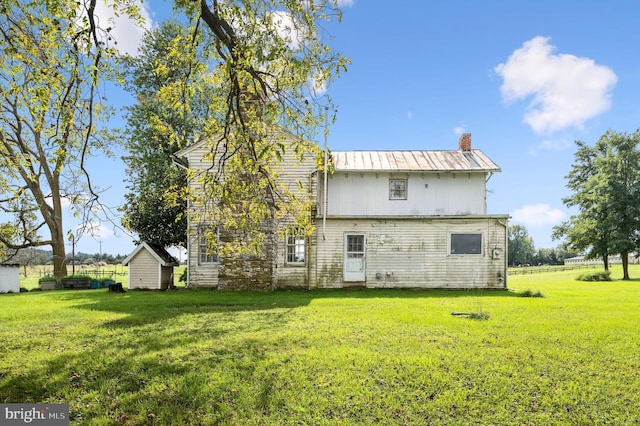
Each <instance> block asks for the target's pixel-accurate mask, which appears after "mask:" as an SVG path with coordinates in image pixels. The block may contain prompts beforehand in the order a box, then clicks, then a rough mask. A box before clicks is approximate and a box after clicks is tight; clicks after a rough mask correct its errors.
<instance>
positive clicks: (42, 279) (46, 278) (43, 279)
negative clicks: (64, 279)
mask: <svg viewBox="0 0 640 426" xmlns="http://www.w3.org/2000/svg"><path fill="white" fill-rule="evenodd" d="M50 281H55V282H56V283H57V282H58V280H57V279H56V277H54V276H53V275H45V276H42V277H40V278H38V283H42V282H50Z"/></svg>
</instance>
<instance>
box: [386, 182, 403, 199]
mask: <svg viewBox="0 0 640 426" xmlns="http://www.w3.org/2000/svg"><path fill="white" fill-rule="evenodd" d="M389 199H390V200H406V199H407V179H389Z"/></svg>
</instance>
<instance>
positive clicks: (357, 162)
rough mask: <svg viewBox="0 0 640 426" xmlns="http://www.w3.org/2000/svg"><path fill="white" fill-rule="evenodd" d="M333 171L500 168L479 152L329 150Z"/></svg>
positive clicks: (426, 170) (475, 169)
mask: <svg viewBox="0 0 640 426" xmlns="http://www.w3.org/2000/svg"><path fill="white" fill-rule="evenodd" d="M331 156H332V160H333V167H334V170H337V171H361V172H365V171H406V172H416V171H423V172H429V171H432V172H444V171H476V172H487V171H491V172H498V171H500V167H499V166H498V165H497V164H496V163H494V162H493V161H492V160H491V159H490V158H489V157H487V156H486V155H485V154H484V153H483V152H482V151H480V150H478V149H474V150H471V151H459V150H458V151H453V150H451V151H444V150H442V151H332V152H331Z"/></svg>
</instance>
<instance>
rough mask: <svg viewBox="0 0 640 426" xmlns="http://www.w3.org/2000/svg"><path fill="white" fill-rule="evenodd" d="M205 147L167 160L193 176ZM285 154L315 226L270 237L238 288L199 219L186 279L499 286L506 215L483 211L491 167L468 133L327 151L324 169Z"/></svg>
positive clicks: (259, 285) (287, 174)
mask: <svg viewBox="0 0 640 426" xmlns="http://www.w3.org/2000/svg"><path fill="white" fill-rule="evenodd" d="M204 146H205V144H202V146H198V145H194V146H190V147H187V148H185V149H183V150H181V151H179V152H177V153H176V164H180V165H181V166H182V167H187V168H191V169H194V171H196V173H195V174H197V172H198V171H200V172H201V171H203V170H206V169H207V168H209V167H210V164H207V162H206V161H204V160H203V154H204V151H203V150H204ZM287 161H293V159H292V158H290V159H288V160H285V162H284V164H283V165H282V170H281V171H280V174H279V176H280V178H281V179H290V180H291V181H292V182H293V181H300V182H307V188H306V189H310V193H311V196H312V198H313V200H314V202H315V205H316V206H317V209H316V211H315V212H314V213H315V214H314V215H313V217H314V221H315V229H316V230H315V233H314V234H313V235H312V236H311V237H303V236H300V235H295V233H289V234H286V235H285V236H283V237H281V238H279V239H274V240H273V244H274V247H272V250H271V252H272V253H275V254H274V255H272V256H266V257H265V258H264V259H263V261H264V262H266V263H268V265H264V264H263V265H260V267H259V268H256V269H259V270H260V271H261V272H260V274H259V277H258V278H256V277H255V276H251V272H249V276H247V275H246V272H247V271H246V270H245V271H244V272H245V275H244V279H245V282H246V283H254V284H255V285H253V284H252V285H249V286H246V285H245V286H238V285H234V284H232V285H230V281H231V280H232V278H231V277H232V276H233V274H229V273H228V271H229V270H230V269H232V268H233V265H225V264H224V263H225V260H224V259H223V258H221V257H218V256H217V255H216V254H215V253H214V254H212V253H207V252H206V248H205V247H206V241H203V238H202V237H201V235H200V234H199V233H198V229H200V226H201V224H198V223H189V229H190V234H189V243H188V245H189V247H188V285H189V286H193V287H207V286H209V287H218V288H256V289H273V288H291V287H301V288H309V289H314V288H345V287H368V288H506V287H507V274H506V273H507V256H506V254H507V227H508V218H509V216H508V215H506V214H500V215H488V214H487V206H486V184H487V181H488V180H489V178H490V177H491V175H492V174H493V173H496V172H499V171H500V168H499V167H498V166H497V165H496V164H495V163H494V162H493V161H492V160H491V159H489V157H487V156H486V155H485V154H484V153H483V152H482V151H480V150H476V149H471V134H469V133H465V134H463V135H462V136H461V138H460V141H459V147H458V149H456V150H428V151H337V152H335V151H334V152H331V153H330V156H329V157H328V161H331V163H332V166H333V173H331V174H328V175H326V176H325V174H324V173H323V172H322V171H319V170H318V169H317V167H316V164H315V161H314V160H313V159H309V160H308V162H305V163H299V162H296V163H295V164H292V163H288V162H287ZM197 208H198V207H197V206H190V211H191V212H194V210H193V209H197ZM195 216H196V215H195V214H192V215H191V217H195ZM238 265H242V264H238ZM236 266H237V265H236ZM238 267H241V268H245V269H247V266H246V265H242V266H238ZM221 271H225V272H224V273H222V272H221ZM265 271H267V273H266V274H265Z"/></svg>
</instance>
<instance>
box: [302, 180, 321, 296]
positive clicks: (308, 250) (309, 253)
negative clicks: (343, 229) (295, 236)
mask: <svg viewBox="0 0 640 426" xmlns="http://www.w3.org/2000/svg"><path fill="white" fill-rule="evenodd" d="M314 173H315V172H314ZM314 173H311V174H310V175H309V192H310V196H311V197H312V198H311V199H312V200H313V174H314ZM317 209H318V207H317V205H316V214H317V213H318V210H317ZM309 214H312V212H311V211H310V212H309ZM314 222H316V221H314ZM313 225H314V226H313V229H314V232H313V233H314V234H317V231H316V226H315V225H316V224H315V223H314V224H313ZM305 238H306V239H307V244H305V246H306V247H307V253H305V255H304V258H305V260H306V261H307V290H311V252H312V250H311V248H312V247H311V242H312V241H313V236H312V235H307V236H306V237H305Z"/></svg>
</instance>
